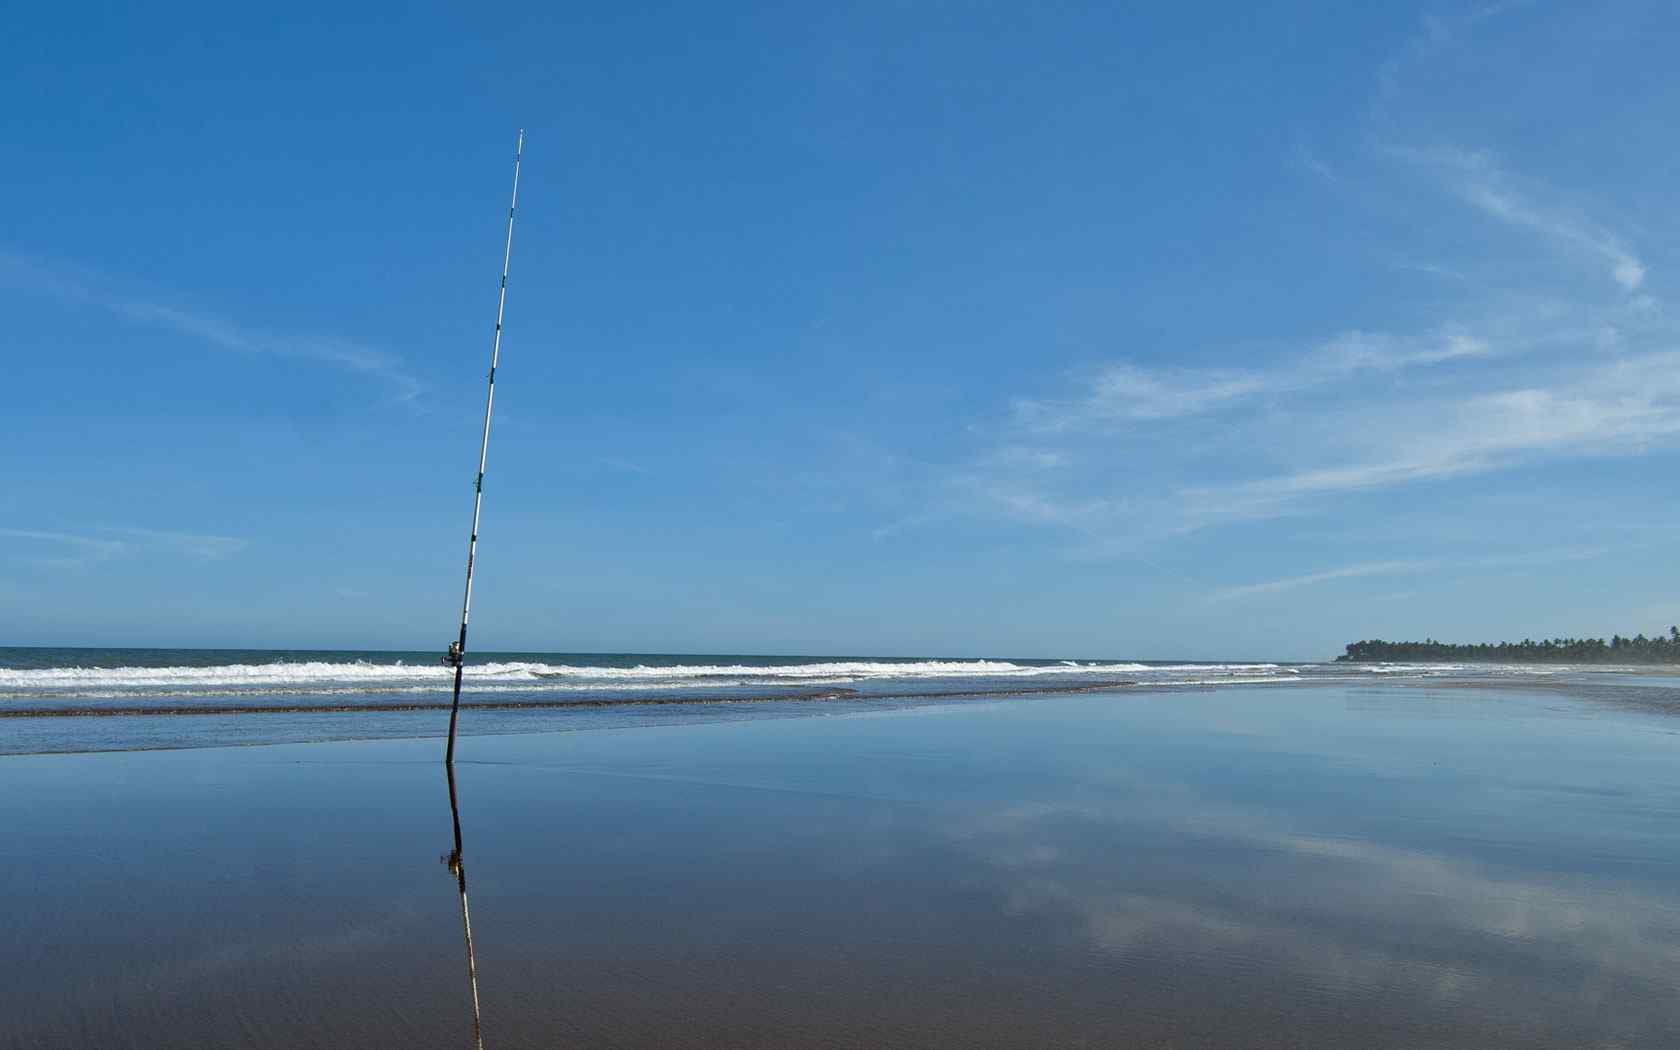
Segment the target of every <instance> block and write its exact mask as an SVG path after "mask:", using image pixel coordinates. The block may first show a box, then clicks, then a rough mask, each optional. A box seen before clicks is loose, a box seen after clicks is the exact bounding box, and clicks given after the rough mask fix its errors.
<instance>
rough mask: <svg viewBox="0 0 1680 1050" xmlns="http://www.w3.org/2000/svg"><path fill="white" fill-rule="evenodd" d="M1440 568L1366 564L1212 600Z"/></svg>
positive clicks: (1232, 591) (1228, 591)
mask: <svg viewBox="0 0 1680 1050" xmlns="http://www.w3.org/2000/svg"><path fill="white" fill-rule="evenodd" d="M1439 564H1440V563H1439V562H1436V561H1376V562H1366V563H1365V564H1363V565H1347V566H1344V567H1342V568H1340V569H1330V570H1327V571H1325V572H1314V573H1308V574H1307V575H1305V576H1288V577H1285V578H1283V579H1281V580H1267V581H1266V582H1264V583H1247V584H1243V585H1242V586H1240V587H1226V588H1224V589H1223V590H1219V591H1215V592H1214V593H1213V594H1212V595H1210V596H1209V600H1210V601H1216V602H1223V601H1230V600H1232V599H1234V598H1246V597H1249V596H1251V595H1255V594H1273V593H1276V592H1278V591H1290V590H1294V589H1295V588H1297V587H1310V586H1312V585H1313V584H1315V583H1328V582H1330V581H1331V580H1347V579H1353V578H1355V577H1359V576H1391V575H1393V574H1395V573H1407V572H1421V571H1423V570H1425V569H1433V568H1435V567H1436V566H1438V565H1439Z"/></svg>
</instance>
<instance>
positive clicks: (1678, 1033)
mask: <svg viewBox="0 0 1680 1050" xmlns="http://www.w3.org/2000/svg"><path fill="white" fill-rule="evenodd" d="M1600 688H1601V689H1603V688H1609V687H1608V686H1602V685H1601V686H1600ZM1626 688H1627V689H1642V688H1645V687H1643V686H1639V685H1632V684H1630V685H1627V686H1626ZM1677 731H1680V721H1676V720H1675V719H1674V718H1673V717H1672V716H1670V715H1667V714H1664V713H1661V712H1656V711H1652V710H1648V709H1645V708H1640V707H1637V706H1627V705H1622V704H1618V703H1615V702H1611V703H1605V702H1603V700H1602V698H1600V699H1591V700H1579V699H1575V698H1574V697H1572V696H1571V695H1570V693H1569V691H1568V690H1567V689H1546V690H1534V689H1529V690H1522V689H1517V688H1514V687H1507V688H1497V689H1496V688H1486V687H1484V688H1475V689H1459V688H1446V687H1438V686H1431V685H1423V684H1416V683H1413V684H1395V685H1384V684H1374V685H1365V686H1352V685H1330V686H1325V687H1322V688H1317V689H1279V688H1275V687H1252V686H1249V687H1245V686H1233V687H1228V688H1225V689H1220V690H1211V691H1196V692H1185V693H1172V694H1163V693H1149V692H1130V693H1117V694H1091V695H1080V696H1070V697H1048V698H1047V697H1038V698H1033V699H1025V700H1017V701H990V702H970V703H966V704H962V705H945V706H931V707H919V708H915V709H910V710H896V711H885V712H868V713H851V714H846V715H842V716H838V717H831V718H783V719H752V720H748V721H741V722H735V723H718V724H688V725H680V726H641V727H626V728H617V729H599V730H592V731H581V732H572V733H561V734H535V735H533V734H525V735H513V736H487V737H478V738H474V739H471V740H467V741H463V742H462V744H461V749H460V757H459V758H458V760H457V779H458V782H459V789H460V792H459V797H460V803H461V807H460V818H461V828H462V839H463V846H464V851H463V857H464V861H465V869H466V871H467V873H468V880H467V881H468V884H469V886H470V890H471V916H472V932H473V939H474V945H475V950H476V960H477V966H478V972H479V981H480V989H479V991H480V996H481V1000H482V1009H483V1027H484V1037H485V1045H487V1046H492V1047H512V1046H524V1047H549V1046H555V1045H587V1046H618V1047H643V1046H646V1047H653V1046H691V1047H725V1046H727V1047H787V1046H813V1047H866V1046H868V1047H873V1046H894V1047H1005V1046H1008V1047H1029V1046H1049V1045H1054V1046H1102V1047H1109V1046H1163V1047H1164V1046H1174V1047H1227V1046H1228V1047H1252V1046H1313V1047H1319V1046H1322V1047H1346V1046H1393V1047H1413V1046H1420V1045H1428V1046H1434V1047H1487V1046H1530V1047H1558V1048H1562V1047H1583V1046H1606V1047H1608V1046H1626V1047H1636V1046H1638V1047H1643V1046H1670V1045H1680V1000H1677V999H1676V996H1675V994H1674V993H1675V990H1676V989H1675V986H1674V985H1675V978H1674V974H1675V972H1676V967H1675V964H1676V962H1677V961H1680V889H1677V888H1676V887H1677V886H1680V881H1677V879H1676V876H1677V875H1680V846H1677V844H1676V840H1675V837H1674V835H1673V829H1674V827H1675V821H1676V818H1677V817H1680V769H1677V767H1676V763H1675V762H1674V760H1673V753H1674V748H1675V746H1676V743H1677V740H1676V733H1677ZM438 751H439V744H438V742H437V741H435V740H424V741H421V740H415V741H380V742H361V743H333V744H312V745H286V746H275V747H260V748H236V749H214V748H205V749H196V750H186V751H173V752H150V753H120V754H100V755H38V756H13V757H8V758H3V759H0V826H5V827H7V828H9V834H8V835H7V836H6V837H5V838H4V839H0V851H3V856H0V860H3V861H4V863H3V864H0V888H3V889H4V890H5V891H6V898H7V900H8V907H7V908H6V909H4V910H3V911H0V973H4V974H5V975H6V979H5V980H3V981H0V1018H3V1019H4V1020H3V1021H0V1031H3V1032H4V1033H5V1036H4V1040H5V1041H4V1043H3V1045H7V1046H18V1047H24V1046H28V1047H41V1046H94V1045H97V1046H136V1047H139V1046H158V1045H169V1044H179V1045H246V1046H276V1047H278V1046H335V1047H336V1046H344V1045H358V1046H382V1045H390V1046H440V1047H441V1046H470V1045H472V1044H471V1040H472V1019H471V1004H470V999H469V993H468V986H467V978H466V965H465V957H464V951H463V940H462V924H461V912H460V902H459V898H458V895H457V883H456V880H455V878H454V877H453V875H452V874H451V873H450V871H449V869H448V868H447V867H446V866H445V865H444V864H441V863H440V862H439V861H440V858H443V857H445V856H446V855H447V854H449V853H450V851H451V850H452V849H453V838H452V825H451V814H450V809H449V797H448V792H447V789H446V785H445V782H444V777H443V770H442V768H441V765H440V764H439V763H438V761H437V759H438Z"/></svg>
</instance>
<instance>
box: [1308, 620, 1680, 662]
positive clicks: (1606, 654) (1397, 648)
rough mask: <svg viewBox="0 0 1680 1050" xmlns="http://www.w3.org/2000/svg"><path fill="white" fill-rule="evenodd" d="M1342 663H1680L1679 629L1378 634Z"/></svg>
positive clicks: (1359, 644)
mask: <svg viewBox="0 0 1680 1050" xmlns="http://www.w3.org/2000/svg"><path fill="white" fill-rule="evenodd" d="M1336 659H1337V660H1338V661H1341V662H1347V663H1360V662H1375V661H1389V662H1395V663H1462V662H1469V661H1476V660H1480V661H1484V662H1487V663H1509V664H1551V663H1556V664H1680V627H1670V628H1669V629H1668V634H1666V635H1662V634H1659V635H1657V636H1656V637H1654V638H1647V637H1645V636H1644V635H1643V634H1640V635H1635V636H1634V637H1632V638H1623V637H1622V636H1621V635H1619V634H1618V635H1613V636H1612V637H1611V639H1610V640H1609V641H1608V642H1607V641H1605V640H1604V639H1602V638H1550V639H1547V640H1546V641H1543V642H1536V641H1533V640H1532V639H1529V638H1524V639H1523V640H1522V641H1520V642H1498V643H1492V644H1490V643H1488V642H1483V643H1481V644H1480V645H1454V644H1452V643H1451V642H1437V641H1436V640H1435V639H1433V638H1430V639H1428V640H1426V641H1422V642H1385V641H1383V640H1382V639H1380V638H1373V639H1370V640H1368V641H1363V642H1354V643H1352V644H1351V645H1349V646H1348V647H1347V652H1346V653H1344V654H1343V655H1341V656H1338V657H1336Z"/></svg>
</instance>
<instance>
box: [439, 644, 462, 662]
mask: <svg viewBox="0 0 1680 1050" xmlns="http://www.w3.org/2000/svg"><path fill="white" fill-rule="evenodd" d="M443 663H444V665H445V666H446V667H460V666H461V643H460V642H450V643H449V651H448V652H446V653H444V654H443Z"/></svg>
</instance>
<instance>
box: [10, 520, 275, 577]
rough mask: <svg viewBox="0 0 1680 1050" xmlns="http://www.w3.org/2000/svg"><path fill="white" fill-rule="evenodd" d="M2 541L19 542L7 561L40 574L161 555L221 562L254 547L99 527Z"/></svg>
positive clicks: (16, 532)
mask: <svg viewBox="0 0 1680 1050" xmlns="http://www.w3.org/2000/svg"><path fill="white" fill-rule="evenodd" d="M0 537H4V538H6V539H9V540H14V541H18V542H17V543H14V544H13V545H12V546H13V547H14V549H13V550H12V551H11V552H9V553H8V554H7V556H6V557H7V560H9V561H12V562H14V563H17V564H21V565H28V566H32V567H34V568H38V569H88V568H91V567H93V566H95V565H99V564H101V563H104V562H109V561H112V560H115V559H118V558H125V557H132V556H138V555H157V554H165V555H171V556H175V557H182V558H187V559H190V560H193V561H200V562H211V561H220V560H222V559H224V558H230V557H232V556H233V555H235V554H238V553H239V552H240V551H243V550H244V549H245V548H246V547H248V546H249V545H250V544H249V541H247V540H243V539H239V538H236V537H233V536H218V535H213V534H209V533H199V532H178V531H174V530H168V529H145V528H135V527H131V526H96V527H93V528H90V529H86V530H85V531H82V532H59V531H50V530H44V529H10V528H0Z"/></svg>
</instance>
